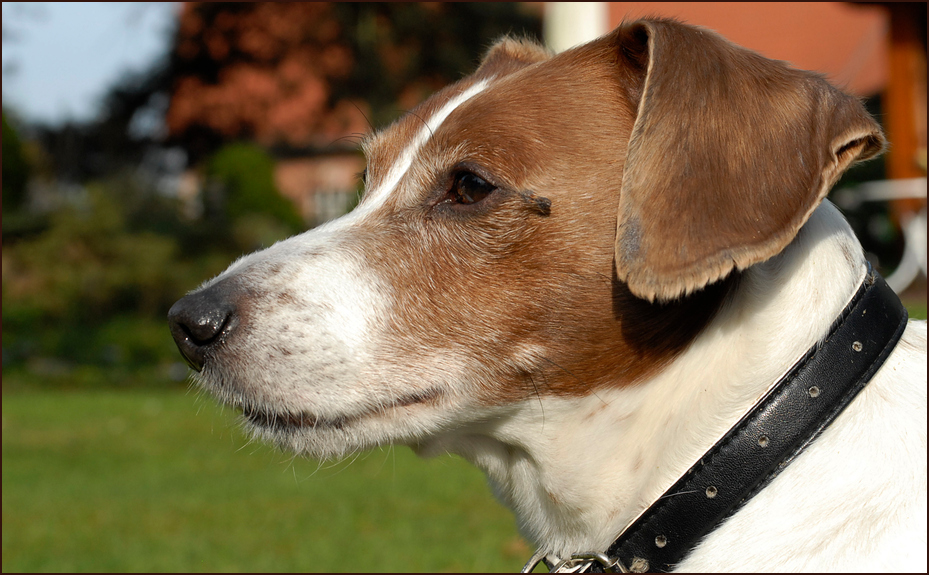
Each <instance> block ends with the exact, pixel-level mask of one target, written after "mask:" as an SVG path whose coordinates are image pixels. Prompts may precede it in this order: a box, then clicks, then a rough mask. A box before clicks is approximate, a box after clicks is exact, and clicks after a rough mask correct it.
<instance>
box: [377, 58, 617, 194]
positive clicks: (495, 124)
mask: <svg viewBox="0 0 929 575" xmlns="http://www.w3.org/2000/svg"><path fill="white" fill-rule="evenodd" d="M599 51H602V50H599ZM609 61H610V59H609V58H600V57H599V54H598V46H597V45H591V46H589V47H585V49H584V50H576V51H574V52H571V53H565V54H561V55H558V56H555V57H553V58H551V59H549V60H545V61H541V62H536V63H532V64H527V65H524V66H523V67H522V68H519V69H516V70H512V69H508V70H505V71H504V72H503V73H502V75H495V74H493V72H494V70H493V69H492V68H491V69H489V70H483V69H482V71H481V73H480V74H476V75H474V76H471V77H468V78H465V79H464V80H462V81H460V82H458V83H456V84H453V85H451V86H449V87H447V88H445V89H444V90H442V91H440V92H439V93H437V94H435V95H434V96H432V97H431V98H429V99H428V100H426V101H425V102H423V103H422V104H420V105H419V106H417V107H416V108H415V109H414V110H412V111H411V112H409V113H408V114H406V115H404V117H402V118H401V119H399V120H398V121H396V122H395V123H394V124H392V125H391V126H389V127H387V128H386V129H384V130H382V131H381V132H379V133H377V134H375V135H374V136H372V137H371V138H370V139H369V140H368V141H367V142H366V143H365V146H364V149H365V153H366V156H367V160H368V171H367V175H368V189H367V191H366V197H365V199H364V201H363V202H366V203H369V204H376V205H378V206H379V205H383V204H384V203H386V202H387V201H388V200H389V199H394V198H395V199H397V201H402V200H403V199H409V198H408V196H411V195H415V193H416V192H417V190H418V189H419V187H421V186H415V185H409V186H408V185H405V183H407V182H418V183H419V184H423V183H424V180H423V178H427V179H428V178H431V177H434V176H435V172H437V171H442V170H447V169H449V168H451V167H453V165H454V164H456V163H460V162H472V163H477V164H481V165H482V166H483V167H484V168H487V169H488V170H490V171H491V172H499V173H498V174H497V175H500V176H501V177H502V179H504V180H507V176H509V180H510V182H509V183H514V184H518V183H521V182H522V180H523V179H524V177H525V176H526V175H527V174H529V173H533V172H534V173H542V172H549V173H550V172H551V171H552V170H553V169H555V168H556V167H557V166H559V165H561V164H562V163H564V161H567V158H564V159H563V160H559V159H558V158H556V157H555V156H556V155H558V153H559V150H565V149H568V148H570V149H571V150H572V154H570V155H571V156H572V158H571V162H572V163H573V168H583V166H579V165H577V164H585V163H591V164H593V163H596V162H598V161H601V160H603V158H601V157H600V156H601V155H602V154H603V147H602V146H600V145H593V144H594V143H595V142H596V141H601V142H602V141H606V139H607V138H609V139H614V138H615V135H616V134H617V133H621V131H622V130H623V129H625V130H630V129H631V111H629V110H627V112H628V113H621V112H620V113H618V111H619V108H623V109H625V108H628V106H626V105H624V104H625V103H624V102H623V101H622V100H621V98H620V97H619V91H618V90H616V89H615V81H614V79H613V78H614V76H613V75H612V74H611V73H610V70H609V65H610V64H609ZM588 147H589V148H591V150H590V152H591V153H590V154H585V153H584V150H585V148H588ZM614 155H615V154H611V156H614Z"/></svg>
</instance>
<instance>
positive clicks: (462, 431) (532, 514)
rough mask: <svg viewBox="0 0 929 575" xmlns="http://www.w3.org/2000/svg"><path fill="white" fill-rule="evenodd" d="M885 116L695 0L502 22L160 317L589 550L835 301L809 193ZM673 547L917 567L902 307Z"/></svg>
mask: <svg viewBox="0 0 929 575" xmlns="http://www.w3.org/2000/svg"><path fill="white" fill-rule="evenodd" d="M883 145H884V141H883V137H882V135H881V132H880V129H879V127H878V126H877V124H876V123H875V122H874V121H873V120H872V119H871V118H870V117H869V116H868V115H867V114H866V113H865V111H864V110H863V108H862V106H861V105H860V104H859V102H858V101H856V100H855V99H854V98H852V97H849V96H847V95H845V94H843V93H841V92H840V91H838V90H836V89H835V88H833V87H831V86H830V85H829V84H827V83H826V82H825V81H824V80H823V79H821V78H820V77H819V76H817V75H815V74H812V73H808V72H803V71H798V70H794V69H791V68H789V67H788V66H787V65H785V64H784V63H781V62H776V61H772V60H768V59H766V58H763V57H761V56H759V55H757V54H755V53H753V52H750V51H748V50H745V49H742V48H740V47H737V46H735V45H733V44H730V43H729V42H727V41H726V40H724V39H723V38H721V37H719V36H718V35H716V34H714V33H713V32H710V31H707V30H704V29H700V28H695V27H691V26H687V25H683V24H680V23H677V22H673V21H666V20H645V21H639V22H633V23H626V24H623V25H622V26H620V27H619V28H617V29H616V30H615V31H614V32H612V33H610V34H608V35H606V36H604V37H602V38H600V39H598V40H596V41H593V42H591V43H589V44H586V45H583V46H580V47H577V48H574V49H572V50H568V51H566V52H563V53H561V54H558V55H555V56H552V55H550V54H548V53H547V52H546V51H544V50H543V49H542V48H540V47H539V46H537V45H535V44H532V43H529V42H525V41H520V40H513V39H505V40H502V41H501V42H499V43H498V44H497V45H495V46H494V47H493V48H492V49H491V50H490V51H489V52H488V54H487V56H486V58H485V59H484V61H483V63H482V64H481V65H480V67H479V68H478V70H477V71H476V72H475V73H474V74H473V75H471V76H468V77H466V78H464V79H463V80H461V81H460V82H458V83H456V84H454V85H452V86H449V87H447V88H446V89H444V90H442V91H441V92H439V93H437V94H435V95H434V96H432V97H431V98H429V99H428V100H427V101H426V102H424V103H423V104H421V105H420V106H419V107H417V108H416V109H415V110H414V111H413V112H411V113H409V114H407V115H406V116H404V117H402V118H401V119H399V120H397V121H396V122H395V123H394V124H393V125H391V126H389V127H388V128H387V129H385V130H383V131H381V132H379V133H377V134H375V135H373V136H371V137H370V138H369V139H368V140H367V142H366V143H365V146H364V148H365V152H366V154H367V159H368V167H367V172H366V178H365V180H366V181H365V188H366V191H365V194H364V197H363V198H362V200H361V202H360V204H359V206H358V207H357V208H356V209H355V210H354V211H353V212H352V213H350V214H348V215H346V216H344V217H342V218H341V219H338V220H336V221H334V222H331V223H328V224H326V225H323V226H321V227H319V228H317V229H314V230H312V231H310V232H307V233H304V234H302V235H299V236H296V237H294V238H291V239H289V240H286V241H283V242H280V243H278V244H276V245H274V246H272V247H270V248H268V249H266V250H264V251H261V252H258V253H255V254H252V255H249V256H246V257H243V258H241V259H240V260H238V261H237V262H235V263H234V264H232V265H231V266H230V267H229V269H228V270H226V271H225V272H223V273H222V274H220V275H219V276H218V277H216V278H215V279H213V280H211V281H209V282H207V283H206V284H204V285H203V286H202V287H201V288H200V289H198V290H197V291H195V292H193V293H192V294H191V295H188V296H187V297H185V298H184V299H182V300H181V301H180V302H178V303H177V304H176V305H175V307H174V308H172V311H171V313H170V318H171V324H172V330H173V333H174V337H175V338H176V340H177V342H178V346H179V347H180V349H181V351H182V353H183V354H184V355H185V357H186V358H187V359H188V361H189V362H190V363H191V364H192V365H193V366H194V367H195V368H196V369H197V370H198V371H199V372H200V373H199V376H198V379H199V381H200V383H201V384H202V385H203V386H204V387H205V388H207V389H209V390H210V391H212V392H214V393H215V394H216V395H217V396H218V397H219V398H220V399H221V400H223V401H225V402H226V403H229V404H232V405H234V406H237V407H238V408H240V409H241V410H242V412H243V414H244V419H245V421H246V422H247V425H248V426H249V427H250V428H251V429H252V430H253V431H254V433H255V435H257V436H259V437H261V438H264V439H267V440H268V441H272V442H274V443H276V444H278V445H281V446H284V447H286V448H289V449H292V450H294V451H296V452H298V453H305V454H309V455H312V456H316V457H338V456H343V455H345V454H348V453H351V452H354V451H357V450H362V449H367V448H370V447H373V446H377V445H383V444H387V443H394V444H405V445H410V446H412V447H413V448H414V449H415V450H416V451H417V452H418V453H421V454H423V455H430V454H437V453H446V452H451V453H457V454H460V455H461V456H463V457H465V458H466V459H468V460H469V461H471V462H473V463H474V464H475V465H477V466H478V467H479V468H481V469H482V470H484V471H485V472H486V474H487V475H488V477H489V479H490V482H491V484H492V485H493V487H494V489H495V491H496V493H497V495H498V496H499V498H500V499H501V500H502V501H503V502H504V503H505V504H506V505H508V506H509V507H511V508H512V509H513V511H514V512H515V514H516V515H517V517H518V521H519V524H520V526H521V529H522V531H523V533H524V534H525V536H526V537H528V538H529V539H530V540H532V541H533V542H535V543H536V544H538V545H539V546H540V549H541V550H542V551H543V552H545V553H548V554H551V556H553V557H565V556H568V555H570V554H571V553H577V552H580V551H603V550H604V549H606V548H607V547H608V546H609V545H610V544H611V543H612V541H613V540H614V538H615V537H616V536H617V535H618V534H619V533H620V532H621V531H622V530H623V528H624V527H626V526H627V525H628V524H629V523H630V522H631V521H633V520H634V519H635V518H636V517H637V516H638V515H639V514H640V513H641V512H642V511H643V509H645V508H647V507H648V506H649V505H651V504H652V503H653V502H654V501H655V500H656V498H658V497H659V496H660V495H661V494H662V493H663V492H664V491H665V490H666V489H667V488H668V487H669V486H670V485H671V484H672V483H674V482H675V481H676V480H677V479H678V478H679V477H680V476H681V475H682V474H683V473H684V472H685V471H687V469H688V468H689V467H690V466H691V465H692V464H694V462H695V461H697V460H698V459H699V458H700V457H701V455H702V454H703V453H704V452H705V451H706V450H707V449H709V448H710V447H711V446H712V445H713V444H714V443H715V442H716V441H717V440H718V439H719V438H720V437H721V436H722V435H723V434H725V433H726V431H727V430H728V429H729V428H730V427H732V426H733V424H735V423H736V422H737V421H738V420H739V419H740V417H741V416H742V415H743V414H744V413H746V411H747V410H748V409H749V408H750V407H751V406H752V405H753V404H754V403H755V402H756V401H757V400H758V399H759V398H760V397H761V396H763V395H764V394H765V392H766V391H767V390H768V389H769V388H770V387H771V386H772V384H773V383H774V382H776V381H777V380H778V379H779V377H780V376H781V375H783V374H784V373H785V371H787V370H788V368H790V366H791V365H792V364H794V363H795V362H796V361H797V360H798V359H799V358H800V357H801V356H802V355H803V354H804V352H806V350H807V349H809V348H810V347H811V346H813V345H814V344H815V343H816V342H817V341H819V340H821V339H822V338H823V337H824V335H825V334H826V332H827V330H828V329H829V327H830V324H831V323H832V322H833V319H834V318H836V316H837V315H838V314H839V313H840V312H841V310H842V309H843V307H844V306H845V305H846V304H847V303H848V302H849V300H850V298H851V297H852V295H853V294H854V293H855V291H856V289H857V288H858V286H859V285H860V284H861V282H862V280H863V278H864V276H865V270H866V262H865V258H864V257H863V254H862V250H861V247H860V245H859V243H858V241H857V240H856V238H855V236H854V235H853V233H852V231H851V229H850V228H849V226H848V225H847V223H846V222H845V220H844V219H843V217H842V216H841V215H840V214H839V212H838V211H837V210H836V208H835V207H833V206H832V205H831V204H830V203H828V202H825V201H823V198H824V196H825V195H826V193H827V192H828V190H829V188H830V187H831V186H832V185H833V184H834V183H835V181H836V179H837V178H838V177H839V175H840V174H841V173H842V172H843V171H844V170H845V169H846V168H847V167H848V166H849V165H850V164H851V163H853V162H855V161H857V160H862V159H866V158H869V157H871V156H874V155H875V154H877V153H879V152H880V151H881V149H882V148H883ZM677 568H678V569H679V570H681V571H687V570H691V571H710V570H727V571H771V570H776V571H777V570H784V571H787V570H804V571H890V570H904V571H925V570H926V324H925V322H913V321H911V322H910V323H909V325H908V327H907V328H906V331H905V333H904V335H903V337H902V340H901V341H900V343H899V344H898V345H897V347H896V348H895V350H894V351H893V353H892V354H891V355H890V358H889V360H888V361H887V363H886V364H885V365H884V366H883V367H882V368H881V370H880V371H879V372H878V374H877V376H876V377H875V378H874V379H873V380H872V381H871V383H870V384H869V385H868V386H867V387H866V388H865V390H864V391H863V392H862V393H861V394H860V395H859V396H858V397H857V399H856V400H855V401H854V402H853V403H852V404H851V406H850V407H848V409H847V410H846V411H845V412H844V413H843V414H842V415H841V416H840V417H839V418H838V419H837V420H836V421H835V422H834V423H833V424H832V425H831V426H830V427H828V428H827V429H826V430H825V432H824V433H822V435H821V436H820V437H819V438H818V440H817V441H815V442H814V443H813V444H812V445H811V446H810V447H809V448H808V449H806V451H805V452H803V453H802V454H801V455H800V456H799V457H797V458H796V460H795V461H794V462H793V463H792V464H791V465H790V466H788V467H787V468H786V469H785V470H784V471H783V472H782V473H781V474H780V475H779V476H778V477H777V478H776V479H775V480H774V481H773V482H771V483H770V485H769V486H768V487H767V488H765V489H763V490H762V491H761V492H760V493H758V494H757V495H756V496H755V497H754V498H752V499H751V500H749V501H748V502H747V503H746V504H745V505H744V506H743V507H742V508H741V509H740V510H739V511H738V512H737V513H735V514H734V515H733V516H732V517H730V518H729V519H728V520H726V521H725V522H723V523H722V524H721V525H720V526H719V527H718V528H717V529H715V530H714V531H713V532H712V533H711V534H710V535H709V536H707V537H706V538H705V539H703V541H702V542H701V543H700V544H699V545H698V546H697V547H696V548H695V549H694V550H693V551H692V552H691V553H690V554H689V555H688V556H687V557H686V558H685V559H684V560H683V562H681V563H680V564H679V565H678V566H677Z"/></svg>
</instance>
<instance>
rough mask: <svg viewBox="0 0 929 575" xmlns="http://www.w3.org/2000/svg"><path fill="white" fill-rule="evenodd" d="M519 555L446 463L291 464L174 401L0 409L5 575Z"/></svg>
mask: <svg viewBox="0 0 929 575" xmlns="http://www.w3.org/2000/svg"><path fill="white" fill-rule="evenodd" d="M530 554H531V549H530V548H529V546H528V545H527V544H526V543H525V542H524V541H523V540H522V539H521V538H520V537H519V536H518V535H517V533H516V528H515V524H514V520H513V518H512V516H511V515H510V513H509V512H508V511H507V510H506V509H504V508H503V507H502V506H500V505H499V504H498V503H497V502H496V501H495V500H494V499H493V496H492V495H491V493H490V490H489V488H488V487H487V485H486V482H485V480H484V477H483V475H482V474H481V473H480V472H478V471H477V470H476V469H474V468H473V467H471V466H470V465H468V464H467V463H465V462H464V461H462V460H460V459H457V458H452V457H443V458H438V459H433V460H422V459H419V458H417V457H416V456H415V455H413V454H412V452H411V451H410V450H409V449H406V448H394V449H390V450H388V449H385V450H375V451H371V452H367V453H364V454H362V455H361V456H360V457H358V458H357V459H355V460H354V461H351V462H342V463H336V464H325V465H322V466H320V465H319V464H318V463H317V462H314V461H308V460H303V459H299V460H291V458H290V456H289V455H287V454H283V453H280V452H277V451H274V450H272V449H270V448H267V447H265V446H262V445H254V444H251V445H249V444H247V442H246V441H245V439H244V438H243V437H242V435H241V434H240V433H239V432H238V431H237V430H236V426H235V423H234V416H233V415H232V413H231V412H229V411H228V410H226V411H222V410H221V409H220V408H218V407H216V406H215V404H214V403H213V402H212V401H210V400H208V399H198V398H197V397H196V396H195V395H194V394H188V393H185V392H184V391H179V390H177V389H174V390H151V389H147V390H93V391H40V392H16V393H5V394H4V396H3V559H2V567H3V571H4V572H11V571H82V572H83V571H109V572H113V571H119V572H129V571H257V572H268V571H431V572H435V571H511V572H513V571H516V570H518V569H519V567H521V566H522V563H523V562H524V561H525V560H526V559H527V558H528V556H529V555H530Z"/></svg>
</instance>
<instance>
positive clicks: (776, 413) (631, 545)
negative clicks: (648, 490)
mask: <svg viewBox="0 0 929 575" xmlns="http://www.w3.org/2000/svg"><path fill="white" fill-rule="evenodd" d="M906 322H907V312H906V309H905V308H904V307H903V305H902V304H901V303H900V299H899V298H898V297H897V294H895V293H894V291H893V290H892V289H890V287H889V286H888V285H887V283H886V282H885V281H884V278H882V277H881V276H880V274H878V273H877V272H875V271H873V270H872V269H871V268H870V266H869V268H868V273H867V276H866V277H865V280H864V282H863V283H862V285H861V287H860V288H859V289H858V292H857V293H856V294H855V296H854V297H853V298H852V301H851V302H850V303H849V304H848V306H846V308H845V309H844V310H843V311H842V314H841V315H840V316H839V317H838V318H837V319H836V320H835V322H834V323H833V325H832V327H831V329H830V331H829V335H828V336H827V337H826V338H825V340H823V341H822V342H821V343H820V344H817V345H815V346H813V348H812V349H810V350H809V351H808V352H807V353H806V355H804V356H803V358H802V359H800V361H798V362H797V363H796V364H795V365H794V366H793V367H792V368H791V369H790V371H789V372H788V373H787V374H786V375H785V376H784V377H783V378H781V380H780V381H778V382H777V384H775V385H774V386H773V387H772V388H771V390H770V391H768V393H767V394H766V395H765V396H764V397H763V398H762V399H761V400H760V401H759V402H758V403H757V404H755V406H754V407H752V409H751V411H749V412H748V413H747V414H746V415H745V416H744V417H743V418H742V419H741V420H740V421H739V422H738V423H737V424H736V425H735V427H733V428H732V429H730V430H729V431H728V432H727V433H726V435H725V436H724V437H723V438H722V439H721V440H720V441H719V442H718V443H716V445H714V446H713V447H712V449H710V450H709V451H708V452H707V453H706V454H705V455H704V456H703V457H702V458H701V459H700V461H699V462H697V463H696V464H695V465H694V466H693V467H691V468H690V470H688V471H687V473H685V474H684V476H683V477H681V478H680V479H679V480H678V481H677V483H675V484H674V485H673V486H672V487H671V488H670V489H668V491H666V492H665V493H664V495H662V496H661V497H659V498H658V500H657V501H656V502H655V503H654V504H653V505H652V506H651V507H649V508H648V509H647V510H646V511H645V512H644V513H643V514H642V515H641V516H640V517H639V518H638V519H637V520H636V521H635V522H634V523H633V524H632V525H630V526H629V527H628V528H626V530H625V531H623V533H622V534H621V535H620V536H619V538H617V540H616V541H615V542H614V543H613V545H611V546H610V548H609V550H608V551H607V552H606V554H590V555H585V556H583V559H580V557H581V556H576V557H578V558H579V559H578V560H576V561H573V562H572V561H571V560H569V561H568V563H571V564H572V565H573V566H579V565H582V564H583V565H584V569H586V570H588V571H590V572H602V571H603V568H604V567H606V568H608V569H611V570H629V571H632V572H637V573H643V572H656V573H661V572H667V571H670V570H671V569H673V568H674V567H675V565H677V564H678V563H680V562H681V560H682V559H683V558H684V557H685V556H686V555H687V554H688V553H689V552H690V551H691V550H692V549H693V548H694V547H696V545H697V544H698V543H699V542H700V540H701V539H702V538H703V537H704V536H706V535H707V534H708V533H710V532H711V531H713V530H714V529H715V528H716V527H717V526H718V525H719V524H720V523H721V522H722V521H723V520H724V519H726V518H727V517H729V516H730V515H732V514H733V513H734V512H735V511H736V510H737V509H738V508H739V507H740V506H742V504H744V503H745V502H746V501H747V500H748V499H750V498H751V497H752V496H753V495H755V494H756V493H757V492H758V491H760V490H761V489H762V488H764V487H765V486H766V485H767V484H768V483H769V482H770V481H771V480H772V479H774V478H775V477H776V476H777V475H778V473H780V471H781V470H782V469H784V467H786V466H787V465H788V464H789V463H790V462H791V461H792V460H793V459H794V458H795V457H796V456H797V455H798V454H800V452H801V451H803V450H804V448H806V446H807V445H809V444H810V443H811V442H812V441H813V440H814V439H816V437H818V436H819V434H820V433H822V431H823V429H825V428H826V426H828V425H829V424H830V423H832V421H833V420H835V418H836V417H837V416H838V415H839V414H840V413H841V412H842V411H843V410H844V409H845V408H846V407H847V406H848V405H849V404H850V403H851V401H852V400H853V399H854V398H855V397H856V396H857V395H858V393H859V392H860V391H861V390H862V389H864V387H865V385H867V383H868V381H870V380H871V378H872V377H873V376H874V374H875V373H876V372H877V370H878V369H879V368H880V367H881V365H883V363H884V361H885V360H886V359H887V357H888V356H889V355H890V352H891V351H892V350H893V348H894V346H896V344H897V341H899V339H900V337H901V336H902V335H903V330H904V328H905V327H906ZM537 558H538V559H541V557H540V556H538V555H537ZM537 558H535V557H534V558H533V560H530V563H527V565H526V567H527V568H530V569H531V566H530V564H531V563H532V562H533V561H538V559H537ZM546 563H548V564H549V567H550V568H552V567H557V566H556V565H553V564H551V563H549V562H548V561H547V560H546ZM584 569H582V570H584Z"/></svg>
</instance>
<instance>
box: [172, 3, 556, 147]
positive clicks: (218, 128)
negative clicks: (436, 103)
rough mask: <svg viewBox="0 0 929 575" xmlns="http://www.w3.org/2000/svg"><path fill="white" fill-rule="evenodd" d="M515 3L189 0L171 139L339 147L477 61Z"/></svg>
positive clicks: (527, 23) (523, 21) (176, 59)
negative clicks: (218, 0) (211, 0)
mask: <svg viewBox="0 0 929 575" xmlns="http://www.w3.org/2000/svg"><path fill="white" fill-rule="evenodd" d="M525 10H526V8H525V7H524V5H521V4H512V3H496V2H491V3H480V4H471V3H460V4H459V3H452V4H444V3H436V4H419V3H397V4H395V3H316V2H313V3H188V4H186V5H185V7H184V9H183V11H182V14H181V17H180V25H179V28H178V33H177V36H176V39H175V43H174V48H173V51H172V57H171V65H170V66H171V70H172V77H173V80H174V89H173V93H172V98H171V104H170V107H169V109H168V113H167V125H168V129H169V132H170V134H171V141H173V142H177V143H180V144H182V145H183V146H184V147H185V148H187V149H188V151H189V152H191V153H192V156H193V158H192V159H193V160H194V161H196V160H198V159H200V158H203V157H205V156H206V155H208V154H209V153H212V152H213V151H214V150H216V149H217V148H218V147H219V146H220V145H221V143H222V142H225V141H229V140H236V139H251V140H255V141H257V142H259V143H261V144H263V145H264V146H266V147H271V146H275V145H278V146H280V145H284V146H291V147H301V148H306V147H321V148H331V147H332V146H333V144H334V143H335V142H337V141H340V138H344V137H345V136H348V135H351V134H356V133H358V132H364V131H367V129H368V119H370V120H371V121H373V122H374V123H375V124H381V123H383V122H386V121H389V120H392V119H394V118H396V117H397V116H398V115H399V114H400V113H401V112H402V111H403V109H408V108H410V107H412V106H413V105H415V104H416V103H418V101H420V100H421V99H423V98H424V97H425V96H427V95H428V94H429V93H431V92H432V91H435V90H437V89H438V88H440V87H441V86H444V85H445V84H448V83H449V82H452V81H454V80H457V79H458V78H460V77H461V76H462V75H463V74H464V73H466V72H469V71H470V70H472V69H473V68H474V67H475V66H476V64H477V63H478V61H479V58H480V55H481V53H482V52H483V51H484V50H486V49H487V48H488V47H489V45H490V44H491V42H492V41H493V40H494V39H496V38H497V37H499V36H501V35H503V34H507V33H516V34H525V35H531V36H538V35H539V34H540V31H541V22H540V18H539V15H538V14H533V13H531V12H526V11H525Z"/></svg>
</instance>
